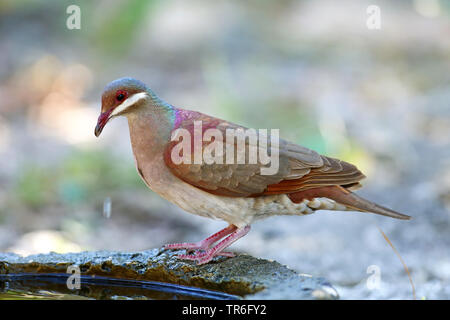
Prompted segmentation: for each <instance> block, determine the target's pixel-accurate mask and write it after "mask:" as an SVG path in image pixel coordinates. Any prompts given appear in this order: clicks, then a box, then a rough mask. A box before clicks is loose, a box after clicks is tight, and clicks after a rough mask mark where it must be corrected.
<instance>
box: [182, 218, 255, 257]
mask: <svg viewBox="0 0 450 320" xmlns="http://www.w3.org/2000/svg"><path fill="white" fill-rule="evenodd" d="M233 227H234V230H235V231H233V232H231V234H230V235H229V236H228V237H226V238H225V239H223V240H222V241H220V242H219V243H218V244H217V245H216V246H214V247H212V248H209V249H206V250H202V249H200V250H197V252H195V253H194V254H180V255H178V258H180V259H186V260H194V261H196V262H197V264H198V265H201V264H205V263H208V262H210V261H211V260H212V259H213V258H214V257H215V256H225V257H234V253H232V252H224V251H222V250H224V249H225V248H227V247H228V246H230V245H231V244H232V243H233V242H235V241H236V240H238V239H239V238H242V237H243V236H245V235H246V234H247V233H248V232H249V231H250V226H245V227H244V228H237V227H235V226H233ZM224 230H225V229H224ZM222 231H223V230H222ZM213 236H214V235H213ZM204 241H205V240H204ZM188 249H190V248H188Z"/></svg>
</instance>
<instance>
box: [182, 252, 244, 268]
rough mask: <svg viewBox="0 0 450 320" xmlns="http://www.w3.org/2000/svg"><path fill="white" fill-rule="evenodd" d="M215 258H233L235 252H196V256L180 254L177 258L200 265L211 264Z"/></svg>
mask: <svg viewBox="0 0 450 320" xmlns="http://www.w3.org/2000/svg"><path fill="white" fill-rule="evenodd" d="M215 256H224V257H229V258H232V257H234V256H235V254H234V253H233V252H225V251H224V252H214V251H213V250H206V251H196V252H195V253H194V254H179V255H178V256H177V257H178V258H179V259H182V260H192V261H197V264H198V265H201V264H205V263H208V262H210V261H211V260H212V259H213V258H214V257H215Z"/></svg>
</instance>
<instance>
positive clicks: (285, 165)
mask: <svg viewBox="0 0 450 320" xmlns="http://www.w3.org/2000/svg"><path fill="white" fill-rule="evenodd" d="M118 116H125V117H126V118H127V120H128V126H129V133H130V141H131V146H132V150H133V155H134V159H135V163H136V169H137V172H138V174H139V176H140V177H141V178H142V180H143V181H144V183H145V184H146V185H147V186H148V187H149V188H150V189H151V190H153V191H154V192H155V193H157V194H158V195H160V196H161V197H162V198H164V199H166V200H167V201H169V202H171V203H173V204H175V205H177V206H178V207H180V208H181V209H183V210H185V211H187V212H189V213H192V214H195V215H199V216H203V217H207V218H212V219H219V220H223V221H225V222H226V223H227V224H228V226H227V227H226V228H224V229H223V230H220V231H219V232H217V233H215V234H213V235H211V236H210V237H208V238H206V239H204V240H201V241H198V242H193V243H174V244H168V245H165V246H164V248H165V249H185V250H186V254H180V255H178V257H179V258H180V259H187V260H193V261H195V262H196V263H197V264H205V263H208V262H210V261H211V260H212V259H213V258H214V257H216V256H225V257H233V256H234V253H232V252H229V251H225V249H226V248H227V247H229V246H230V245H231V244H232V243H234V242H235V241H236V240H238V239H240V238H242V237H243V236H245V235H246V234H247V233H248V232H249V231H250V226H251V224H252V223H254V222H255V221H258V220H262V219H265V218H268V217H271V216H276V215H299V216H302V215H308V214H312V213H314V212H316V211H319V210H337V211H345V210H347V211H360V212H368V213H375V214H379V215H384V216H387V217H391V218H396V219H403V220H408V219H410V218H411V217H410V216H408V215H405V214H402V213H399V212H396V211H394V210H391V209H389V208H386V207H383V206H381V205H378V204H376V203H374V202H371V201H369V200H366V199H364V198H362V197H360V196H358V195H357V194H356V193H355V192H354V191H355V190H357V189H359V188H360V187H362V185H361V180H362V179H364V178H365V175H364V174H363V173H362V172H361V171H360V170H359V169H358V168H357V167H356V166H354V165H353V164H350V163H348V162H345V161H342V160H339V159H335V158H331V157H327V156H324V155H320V154H319V153H317V152H316V151H314V150H311V149H308V148H306V147H303V146H300V145H298V144H295V143H292V142H289V141H286V140H284V139H281V138H278V139H275V138H277V137H275V138H274V136H275V135H273V134H272V131H271V133H270V134H269V133H266V132H262V133H261V134H259V133H260V132H259V131H258V134H257V135H253V136H252V135H251V134H250V133H255V132H256V130H253V131H249V129H248V128H246V127H243V126H240V125H237V124H234V123H231V122H228V121H225V120H221V119H218V118H215V117H212V116H208V115H206V114H203V113H200V112H196V111H191V110H186V109H182V108H178V107H175V106H172V105H171V104H169V103H167V102H165V101H163V100H162V99H160V98H159V97H158V96H157V95H156V94H155V93H154V92H153V91H152V90H151V89H150V88H149V87H148V86H147V85H145V84H144V83H143V82H141V81H139V80H136V79H133V78H120V79H117V80H114V81H112V82H111V83H109V84H108V85H107V86H106V87H105V89H104V91H103V94H102V98H101V113H100V116H99V117H98V122H97V125H96V127H95V136H97V137H98V136H100V134H101V132H102V130H103V129H104V127H105V125H106V124H107V123H108V122H109V121H110V120H111V119H113V118H116V117H118ZM230 132H231V133H234V134H235V135H234V136H232V135H231V134H229V133H230ZM236 132H238V134H236ZM245 134H248V136H246V135H245ZM225 137H226V139H225ZM230 137H231V138H230ZM228 138H230V139H228ZM221 139H222V140H221ZM255 150H256V154H257V156H256V157H254V156H252V155H251V152H254V151H255ZM230 154H231V155H230ZM229 155H230V156H229ZM228 156H229V157H228ZM263 156H264V157H263ZM268 159H269V160H273V161H271V162H270V163H269V162H268V161H267V160H268ZM250 160H252V161H250ZM275 164H276V166H275ZM271 166H272V168H270V167H271ZM264 170H265V171H264Z"/></svg>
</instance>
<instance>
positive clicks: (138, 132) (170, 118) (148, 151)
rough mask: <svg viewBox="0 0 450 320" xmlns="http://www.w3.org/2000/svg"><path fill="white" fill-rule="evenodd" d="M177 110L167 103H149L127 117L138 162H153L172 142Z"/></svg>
mask: <svg viewBox="0 0 450 320" xmlns="http://www.w3.org/2000/svg"><path fill="white" fill-rule="evenodd" d="M175 113H176V111H175V108H174V107H172V106H170V105H169V104H166V103H148V104H145V105H143V106H141V107H140V108H138V110H136V111H135V112H133V113H130V114H128V115H127V118H128V126H129V129H130V139H131V145H132V148H133V153H134V155H135V157H136V160H137V161H138V162H139V161H152V160H153V158H154V157H155V156H157V155H160V154H162V153H163V151H164V149H165V147H166V146H167V143H168V142H169V140H170V134H171V131H172V128H173V125H174V121H175Z"/></svg>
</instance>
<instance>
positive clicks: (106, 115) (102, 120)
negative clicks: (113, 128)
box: [94, 110, 112, 137]
mask: <svg viewBox="0 0 450 320" xmlns="http://www.w3.org/2000/svg"><path fill="white" fill-rule="evenodd" d="M111 111H112V110H109V111H105V112H103V113H101V114H100V116H99V117H98V120H97V126H96V127H95V132H94V134H95V136H96V137H98V136H99V135H100V134H101V133H102V130H103V128H104V127H105V125H106V123H107V122H108V121H109V119H110V115H111Z"/></svg>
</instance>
